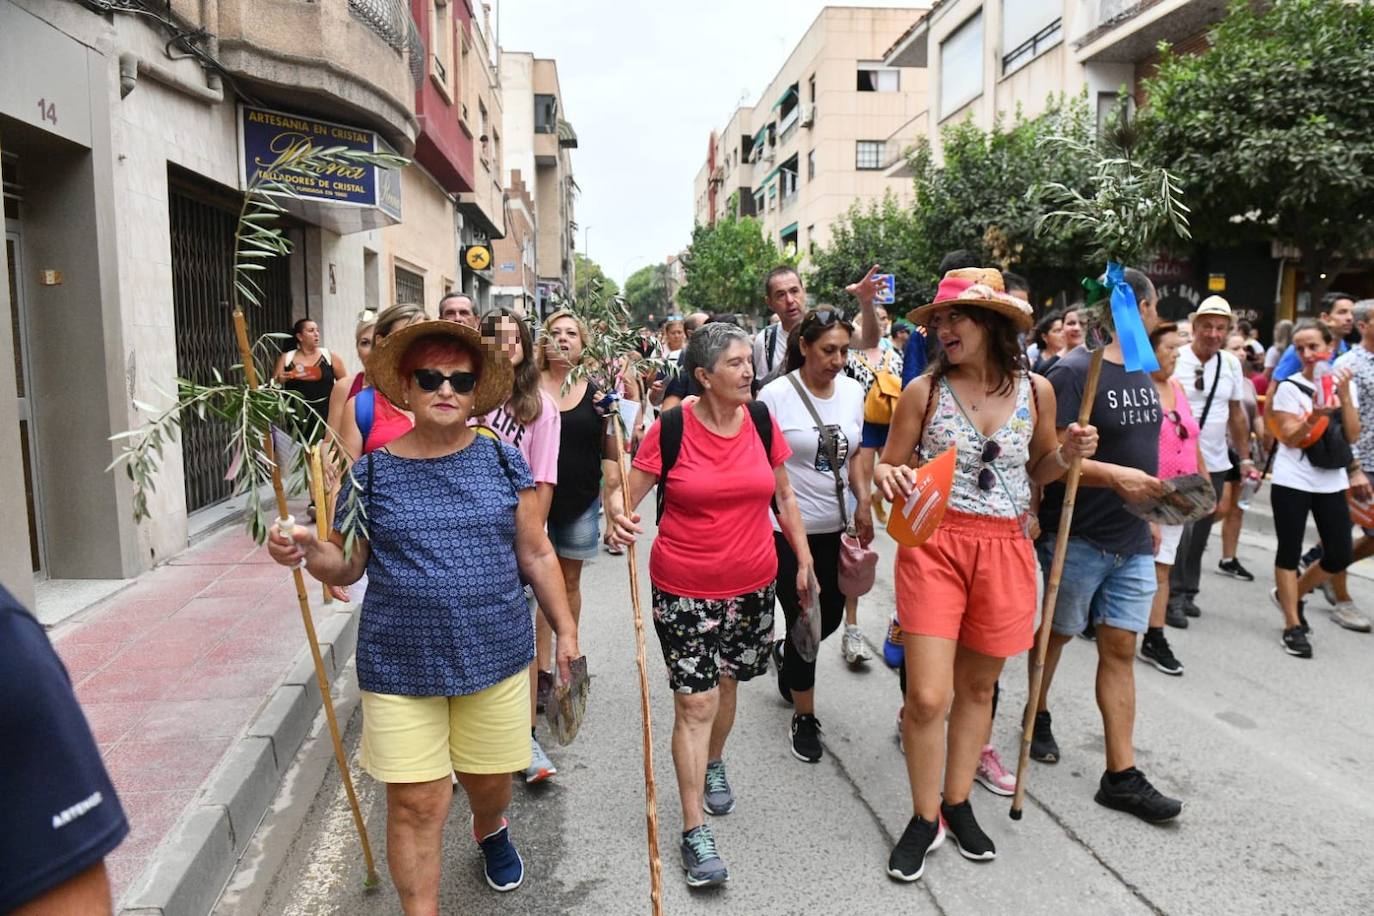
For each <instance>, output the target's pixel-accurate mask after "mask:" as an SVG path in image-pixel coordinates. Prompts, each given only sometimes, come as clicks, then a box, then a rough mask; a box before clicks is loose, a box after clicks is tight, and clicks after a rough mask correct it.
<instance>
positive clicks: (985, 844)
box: [940, 799, 997, 862]
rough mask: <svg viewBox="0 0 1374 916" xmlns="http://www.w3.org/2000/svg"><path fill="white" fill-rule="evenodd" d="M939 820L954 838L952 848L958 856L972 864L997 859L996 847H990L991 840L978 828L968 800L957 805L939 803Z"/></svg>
mask: <svg viewBox="0 0 1374 916" xmlns="http://www.w3.org/2000/svg"><path fill="white" fill-rule="evenodd" d="M940 819H941V820H943V821H944V822H945V826H946V827H948V828H949V833H950V835H951V836H953V837H954V846H955V848H956V849H958V850H959V855H961V856H963V857H964V858H965V859H972V860H973V861H974V862H987V861H990V860H992V859H995V858H997V847H996V846H994V845H992V839H991V838H990V837H989V836H988V835H987V834H986V833H984V832H983V828H982V827H979V826H978V821H977V819H976V818H974V816H973V806H972V805H970V804H969V801H968V799H964V801H963V802H962V803H961V804H958V805H950V804H946V803H945V802H940Z"/></svg>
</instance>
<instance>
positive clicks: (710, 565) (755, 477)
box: [634, 406, 792, 599]
mask: <svg viewBox="0 0 1374 916" xmlns="http://www.w3.org/2000/svg"><path fill="white" fill-rule="evenodd" d="M740 412H741V413H743V414H745V416H744V422H743V423H741V424H740V429H739V432H738V433H736V434H735V435H734V436H731V437H729V438H726V437H725V436H718V435H716V434H715V433H713V432H711V431H710V430H709V429H707V428H706V427H705V426H703V425H702V424H701V421H700V420H698V419H697V418H696V417H695V416H694V415H693V413H692V407H691V406H685V407H683V409H682V448H681V449H680V450H679V451H678V456H677V462H676V463H675V464H674V465H673V467H672V469H671V470H669V471H668V501H667V505H665V506H664V509H663V519H662V521H660V522H659V525H658V537H657V538H655V539H654V546H653V549H652V550H651V551H650V552H649V578H650V579H651V580H652V581H653V583H654V585H655V586H656V587H658V588H659V589H661V590H662V591H665V592H668V593H669V594H673V595H678V596H680V597H683V598H713V599H718V598H733V597H734V596H736V595H744V594H748V593H749V592H753V591H757V590H759V589H761V588H763V587H764V586H765V585H767V584H768V583H769V582H771V581H772V580H773V579H774V578H776V577H777V574H778V556H777V552H776V550H775V549H774V547H773V525H772V522H771V521H769V515H768V506H769V503H770V502H771V501H772V499H773V490H774V476H773V469H774V468H776V467H778V466H779V465H781V464H782V463H783V462H784V461H786V460H787V458H788V456H790V455H791V454H792V450H791V449H790V448H788V447H787V440H786V439H784V438H783V435H782V430H780V429H778V424H777V421H776V420H773V421H772V423H773V454H772V455H765V454H764V451H763V440H762V439H760V438H759V434H758V432H757V430H755V429H754V424H753V422H752V421H751V420H750V419H749V417H748V415H747V413H745V409H744V408H743V407H741V408H740ZM660 425H661V424H659V423H655V424H654V425H653V426H651V427H649V431H648V432H647V433H646V434H645V436H644V441H643V443H641V444H640V446H639V453H638V454H637V455H636V456H635V460H634V466H635V467H637V468H639V469H640V470H641V471H645V472H647V473H649V474H653V475H654V476H655V477H657V476H658V475H659V473H660V472H661V471H662V470H663V458H662V454H663V453H662V451H661V449H660V446H659V441H658V436H659V428H660Z"/></svg>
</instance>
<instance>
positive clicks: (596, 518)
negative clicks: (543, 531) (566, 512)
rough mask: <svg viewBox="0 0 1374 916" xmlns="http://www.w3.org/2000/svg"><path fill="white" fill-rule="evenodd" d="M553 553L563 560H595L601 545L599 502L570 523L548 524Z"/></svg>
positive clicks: (596, 501)
mask: <svg viewBox="0 0 1374 916" xmlns="http://www.w3.org/2000/svg"><path fill="white" fill-rule="evenodd" d="M549 540H550V541H552V542H553V551H554V553H556V554H558V555H559V556H560V557H562V558H563V559H565V560H595V559H596V556H597V551H598V550H599V549H600V545H601V500H599V499H594V500H592V504H591V505H590V506H588V507H587V511H586V512H583V513H582V514H581V515H579V516H578V517H577V518H575V519H573V520H572V521H570V522H561V523H560V522H549Z"/></svg>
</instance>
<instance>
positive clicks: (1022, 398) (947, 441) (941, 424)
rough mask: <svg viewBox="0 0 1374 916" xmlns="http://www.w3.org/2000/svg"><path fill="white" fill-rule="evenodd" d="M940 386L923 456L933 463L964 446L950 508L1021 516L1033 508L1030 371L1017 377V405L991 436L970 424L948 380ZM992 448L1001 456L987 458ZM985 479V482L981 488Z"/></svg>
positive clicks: (1032, 423)
mask: <svg viewBox="0 0 1374 916" xmlns="http://www.w3.org/2000/svg"><path fill="white" fill-rule="evenodd" d="M938 385H939V388H938V397H937V398H936V400H935V403H934V404H933V405H932V406H931V408H930V416H929V418H928V419H927V420H926V429H925V434H924V435H923V436H922V437H921V454H922V455H923V456H925V460H927V461H929V460H931V459H933V458H935V457H936V456H937V455H939V454H941V453H942V452H944V451H945V450H946V449H949V448H955V449H957V450H958V452H957V456H956V458H955V468H954V485H953V487H952V488H951V491H950V495H949V507H950V508H951V509H954V510H955V511H957V512H967V513H970V514H972V515H991V516H996V517H999V518H1018V517H1020V516H1021V515H1022V514H1023V513H1025V512H1026V511H1028V509H1029V508H1030V495H1031V488H1030V476H1029V475H1028V474H1027V473H1026V462H1027V461H1029V460H1030V441H1031V434H1032V433H1033V432H1034V431H1035V420H1034V418H1033V417H1032V416H1031V408H1030V400H1031V377H1030V375H1028V374H1023V375H1022V376H1021V377H1020V379H1019V380H1018V381H1017V386H1016V406H1015V407H1013V408H1012V411H1011V416H1010V417H1008V418H1007V421H1006V422H1005V423H1003V424H1002V427H1001V428H1000V429H998V430H997V432H995V433H993V435H992V436H990V437H989V436H984V435H983V434H982V433H980V432H979V431H978V429H977V427H975V426H974V425H973V423H972V422H970V420H969V418H968V415H967V414H966V413H965V412H964V408H963V405H961V404H960V403H959V399H958V397H956V396H955V394H954V389H952V388H950V386H949V382H948V380H946V379H941V380H940V381H939V383H938ZM989 442H996V443H997V445H996V447H989V446H988V443H989ZM987 452H996V453H997V454H996V457H994V458H992V460H991V461H986V462H985V461H984V460H983V457H984V455H985V454H986V453H987ZM984 471H990V472H991V473H990V474H984ZM980 477H981V478H982V479H983V482H984V486H979V478H980Z"/></svg>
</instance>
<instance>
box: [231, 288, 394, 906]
mask: <svg viewBox="0 0 1374 916" xmlns="http://www.w3.org/2000/svg"><path fill="white" fill-rule="evenodd" d="M234 333H235V334H236V335H237V337H238V342H239V354H240V355H241V356H242V357H243V374H244V378H245V380H246V381H247V383H248V387H250V388H257V387H258V385H259V384H260V383H259V381H258V370H257V367H256V366H255V365H254V363H253V350H252V348H251V347H250V346H249V344H248V324H247V322H246V321H245V320H244V317H243V310H242V309H241V308H237V307H236V308H235V309H234ZM262 448H263V452H264V453H266V455H267V457H268V459H269V460H270V461H271V462H272V490H273V492H274V493H275V495H276V498H277V515H278V516H279V517H280V519H281V520H285V519H289V518H290V517H291V514H290V512H288V511H287V508H286V488H285V487H284V486H283V485H282V479H281V466H280V465H279V464H278V463H277V453H276V448H275V447H274V446H273V444H272V434H271V433H270V432H268V433H265V434H264V435H263V437H262ZM316 508H317V509H318V508H319V504H318V503H316ZM287 533H288V534H289V532H287ZM291 576H292V578H294V579H295V581H296V601H297V603H298V604H299V605H300V609H301V623H303V624H304V625H305V637H306V639H307V640H309V642H310V655H311V658H312V659H314V662H315V682H316V683H317V684H318V685H319V688H320V700H321V701H322V702H323V703H324V717H325V720H326V721H327V722H328V723H329V737H330V738H331V739H333V741H334V759H335V760H336V761H338V764H339V776H340V777H341V778H342V779H343V786H344V793H345V794H347V795H348V804H349V806H350V807H351V808H352V809H353V825H354V826H355V827H357V828H358V839H359V841H361V842H362V845H363V861H364V863H365V864H366V866H367V877H366V879H364V881H363V886H364V887H375V886H376V885H377V884H378V883H379V882H380V879H379V878H378V877H377V867H376V865H375V864H374V863H373V861H372V844H371V843H369V842H368V840H367V825H366V824H365V823H364V822H363V812H362V809H361V808H359V807H358V795H357V793H356V792H354V791H353V778H352V777H351V776H350V775H349V772H348V756H347V755H346V754H345V753H344V749H343V740H342V739H341V738H340V737H339V721H338V718H337V717H336V716H335V715H334V697H333V695H332V694H331V693H330V690H329V676H328V675H326V674H325V673H324V659H323V658H322V657H321V656H320V641H319V638H318V637H316V635H315V621H314V619H313V618H311V616H310V599H309V598H308V597H306V593H305V575H304V573H302V571H301V568H300V567H299V566H293V567H292V568H291Z"/></svg>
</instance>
